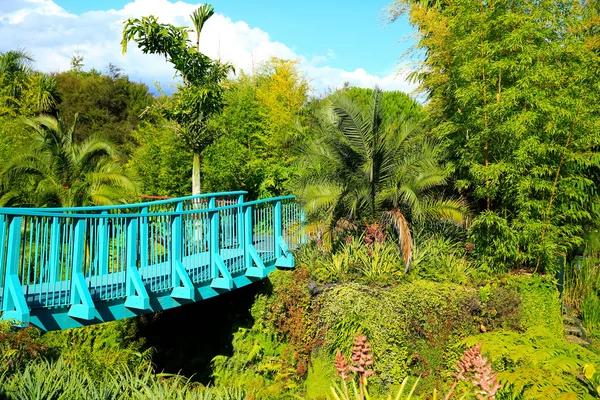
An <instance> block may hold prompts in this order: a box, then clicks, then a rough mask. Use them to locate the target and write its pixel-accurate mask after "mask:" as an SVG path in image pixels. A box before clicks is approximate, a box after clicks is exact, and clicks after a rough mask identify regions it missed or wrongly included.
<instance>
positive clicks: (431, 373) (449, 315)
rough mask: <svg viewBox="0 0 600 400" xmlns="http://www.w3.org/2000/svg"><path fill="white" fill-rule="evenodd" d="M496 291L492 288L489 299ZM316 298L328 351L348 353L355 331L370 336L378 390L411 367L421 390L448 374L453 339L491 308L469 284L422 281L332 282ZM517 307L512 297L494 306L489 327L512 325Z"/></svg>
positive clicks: (472, 328) (477, 326) (476, 323)
mask: <svg viewBox="0 0 600 400" xmlns="http://www.w3.org/2000/svg"><path fill="white" fill-rule="evenodd" d="M495 296H496V290H494V291H493V294H491V295H490V299H491V298H494V297H495ZM498 296H503V294H502V293H500V292H499V294H498ZM513 300H514V297H513ZM319 303H320V308H319V310H320V311H319V323H320V325H321V326H324V327H327V331H326V333H325V337H324V339H325V341H324V348H325V349H326V350H327V351H328V352H329V353H330V354H331V353H332V352H333V351H334V350H335V349H340V350H341V351H342V353H344V354H348V353H349V352H350V348H349V347H348V346H349V343H352V339H353V338H354V337H355V336H356V334H358V333H362V334H364V335H366V336H367V337H369V341H370V342H371V344H372V346H373V352H374V355H375V356H374V359H375V366H374V367H375V370H376V371H377V372H378V373H377V375H376V376H374V377H372V378H371V379H370V382H372V384H373V385H374V386H375V387H379V388H381V389H382V390H384V389H385V390H387V389H386V388H389V387H391V386H393V385H398V384H400V382H401V381H402V379H403V378H404V377H406V376H408V375H409V374H410V373H411V371H412V373H415V371H419V373H420V374H421V375H422V376H423V377H424V381H423V383H424V386H423V389H424V390H429V389H430V388H432V387H435V385H434V382H437V383H436V384H437V385H440V384H442V383H443V382H442V381H441V380H440V376H441V377H442V378H449V377H450V375H451V373H452V368H453V366H454V363H455V362H456V361H457V360H458V358H459V356H460V353H459V352H458V351H457V350H456V349H455V348H454V347H453V345H454V344H455V343H457V342H458V341H459V340H460V339H461V338H463V337H465V336H467V335H469V334H473V333H475V332H476V331H478V330H479V329H480V326H481V325H482V324H483V323H484V322H486V321H487V319H486V316H487V315H488V314H489V312H486V310H489V308H488V306H487V304H486V303H485V302H481V301H480V299H479V295H478V294H477V293H476V292H474V291H473V290H468V289H467V290H465V288H464V287H462V286H458V285H453V284H450V283H434V282H426V281H416V282H412V283H402V284H399V285H397V286H395V287H392V288H387V289H380V288H368V287H365V286H360V285H357V284H345V285H340V286H335V287H333V288H331V289H330V290H327V291H326V292H324V293H323V294H322V295H321V298H320V300H319ZM518 308H519V307H518V304H514V303H513V304H512V305H510V306H508V305H507V306H505V307H504V308H498V309H497V310H496V312H495V318H496V322H495V325H494V324H489V326H490V329H492V328H493V327H494V326H501V325H503V324H504V323H506V324H507V325H510V326H512V325H513V324H514V322H511V321H514V320H515V319H516V320H519V319H520V315H517V316H515V315H514V314H513V313H514V311H515V310H518ZM500 312H505V313H506V314H504V315H502V314H500ZM486 323H487V322H486ZM439 388H440V387H438V389H439Z"/></svg>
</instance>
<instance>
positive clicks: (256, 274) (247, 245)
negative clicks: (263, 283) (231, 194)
mask: <svg viewBox="0 0 600 400" xmlns="http://www.w3.org/2000/svg"><path fill="white" fill-rule="evenodd" d="M252 210H253V208H252V206H244V211H243V217H244V230H243V232H244V234H243V235H242V236H243V238H244V263H245V267H246V276H247V277H249V278H259V279H263V278H266V276H267V270H266V268H265V263H264V262H263V260H262V258H260V255H259V254H258V252H257V251H256V248H255V247H254V244H253V243H252ZM254 265H256V266H254Z"/></svg>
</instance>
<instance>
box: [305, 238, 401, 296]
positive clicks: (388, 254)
mask: <svg viewBox="0 0 600 400" xmlns="http://www.w3.org/2000/svg"><path fill="white" fill-rule="evenodd" d="M305 262H306V261H303V260H300V261H299V264H301V265H315V266H316V268H315V269H314V275H315V277H316V278H317V280H318V281H320V282H348V281H355V282H362V283H366V284H378V285H383V286H386V285H391V284H393V283H395V282H398V281H399V280H400V279H401V278H402V277H403V276H404V264H403V262H402V255H401V252H400V249H399V248H398V246H397V245H396V244H395V243H392V242H390V241H387V240H383V241H375V242H373V243H371V244H366V243H365V236H364V234H363V235H361V236H349V237H348V238H347V241H346V242H345V243H343V244H341V245H340V246H339V247H338V249H337V250H336V251H332V252H331V253H327V254H326V255H325V256H321V257H318V258H317V259H316V260H315V264H304V263H305Z"/></svg>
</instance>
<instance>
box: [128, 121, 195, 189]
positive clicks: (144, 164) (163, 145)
mask: <svg viewBox="0 0 600 400" xmlns="http://www.w3.org/2000/svg"><path fill="white" fill-rule="evenodd" d="M132 137H133V139H134V140H135V142H136V147H135V150H133V152H132V154H131V158H130V160H129V162H128V164H127V167H128V168H129V169H131V170H132V171H133V172H134V173H135V175H136V176H137V177H138V178H139V180H140V183H141V188H140V191H141V192H142V193H143V194H145V195H151V196H171V197H178V196H186V195H189V193H190V183H191V175H192V166H191V164H190V159H191V158H192V152H191V151H190V150H189V149H188V148H187V147H186V146H185V145H184V144H183V143H181V141H180V140H178V138H177V134H176V133H175V131H174V129H173V127H172V126H171V125H170V124H169V123H167V122H166V121H164V120H163V121H157V122H156V123H154V124H150V123H142V124H140V125H139V127H138V129H136V130H135V131H133V132H132Z"/></svg>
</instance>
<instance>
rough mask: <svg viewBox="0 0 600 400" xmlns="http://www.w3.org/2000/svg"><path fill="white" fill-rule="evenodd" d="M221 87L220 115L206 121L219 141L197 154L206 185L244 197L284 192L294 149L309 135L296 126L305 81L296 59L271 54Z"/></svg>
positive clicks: (289, 181) (293, 171)
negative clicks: (243, 192)
mask: <svg viewBox="0 0 600 400" xmlns="http://www.w3.org/2000/svg"><path fill="white" fill-rule="evenodd" d="M227 85H228V87H230V88H231V90H230V91H228V92H226V93H225V94H224V96H225V97H224V98H225V103H226V106H225V108H224V109H223V113H222V114H220V115H216V116H213V117H212V121H211V127H212V128H214V129H216V130H218V133H217V136H220V139H219V140H217V141H216V142H215V144H214V145H213V146H211V147H209V148H208V149H207V150H206V151H205V152H204V153H203V157H204V165H205V167H204V171H205V173H204V175H205V176H206V187H207V189H208V190H211V191H214V190H223V189H227V188H230V187H232V186H236V188H244V189H245V190H248V192H249V196H250V198H258V197H269V196H278V195H282V194H288V193H289V192H290V189H291V186H292V182H293V179H294V177H295V174H296V170H297V165H296V164H297V163H296V162H295V159H296V156H297V154H296V153H297V151H296V149H297V147H298V146H300V144H301V143H304V142H305V141H306V140H309V137H310V133H309V132H305V131H303V130H302V129H300V126H301V125H302V124H303V122H304V120H305V119H306V118H305V116H304V114H305V112H304V111H303V107H304V105H305V103H306V99H307V92H308V84H307V81H306V79H305V78H304V76H303V75H302V74H301V73H300V72H299V70H298V65H297V62H295V61H292V60H282V59H277V58H273V59H271V60H269V61H267V62H265V63H263V64H261V66H260V67H259V68H258V70H257V72H256V73H255V74H254V75H247V74H244V73H243V72H242V73H241V74H240V75H239V76H238V77H237V78H236V79H235V80H232V81H229V82H227Z"/></svg>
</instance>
